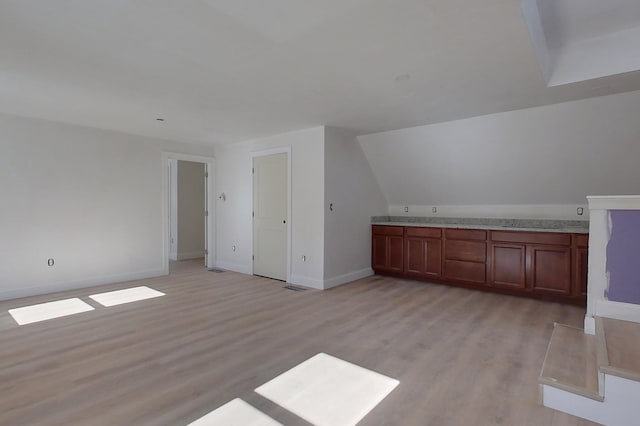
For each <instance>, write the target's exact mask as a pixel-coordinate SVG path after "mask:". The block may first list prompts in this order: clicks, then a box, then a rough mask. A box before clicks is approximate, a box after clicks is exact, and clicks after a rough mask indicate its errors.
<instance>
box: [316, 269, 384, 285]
mask: <svg viewBox="0 0 640 426" xmlns="http://www.w3.org/2000/svg"><path fill="white" fill-rule="evenodd" d="M371 275H373V269H371V268H365V269H361V270H359V271H352V272H348V273H346V274H342V275H338V276H336V277H333V278H329V279H326V280H324V285H323V288H324V289H325V290H328V289H330V288H333V287H337V286H339V285H342V284H346V283H349V282H351V281H355V280H359V279H361V278H366V277H370V276H371Z"/></svg>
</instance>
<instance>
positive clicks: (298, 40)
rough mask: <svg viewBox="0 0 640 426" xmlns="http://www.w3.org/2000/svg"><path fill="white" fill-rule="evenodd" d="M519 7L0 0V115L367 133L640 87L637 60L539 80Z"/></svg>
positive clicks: (182, 134) (180, 127)
mask: <svg viewBox="0 0 640 426" xmlns="http://www.w3.org/2000/svg"><path fill="white" fill-rule="evenodd" d="M520 6H521V5H520V3H519V1H518V0H486V1H481V2H480V1H478V2H475V1H468V0H398V1H388V0H325V1H321V2H320V1H319V2H300V1H299V0H273V1H269V2H265V1H263V0H244V1H238V0H184V1H174V0H137V1H125V0H110V1H104V0H57V1H50V0H31V1H24V0H0V54H1V55H2V56H1V57H2V62H1V64H0V112H4V113H8V114H16V115H23V116H30V117H37V118H44V119H49V120H54V121H60V122H67V123H73V124H78V125H87V126H93V127H98V128H104V129H113V130H120V131H125V132H129V133H134V134H141V135H148V136H153V137H159V138H166V139H177V140H184V141H194V142H200V143H224V142H234V141H239V140H246V139H251V138H256V137H262V136H266V135H271V134H276V133H280V132H285V131H289V130H293V129H300V128H308V127H312V126H317V125H329V126H335V127H342V128H347V129H351V130H353V131H355V132H358V133H359V134H366V133H373V132H380V131H388V130H393V129H400V128H405V127H410V126H416V125H423V124H430V123H437V122H443V121H449V120H454V119H460V118H465V117H473V116H479V115H483V114H489V113H495V112H502V111H510V110H515V109H521V108H526V107H531V106H538V105H548V104H554V103H558V102H563V101H568V100H575V99H583V98H588V97H593V96H601V95H606V94H611V93H619V92H625V91H630V90H636V89H640V73H638V72H632V73H627V74H623V75H617V76H610V77H606V78H601V79H598V80H592V81H587V82H581V83H575V84H568V85H563V86H558V87H547V84H546V80H545V77H544V75H543V72H542V70H541V68H540V66H539V64H538V63H537V60H536V58H537V57H536V54H535V50H534V47H533V44H532V42H531V40H530V37H529V32H528V26H527V24H526V22H525V19H524V14H523V12H522V9H521V7H520ZM156 118H163V119H164V120H165V121H164V122H160V121H156Z"/></svg>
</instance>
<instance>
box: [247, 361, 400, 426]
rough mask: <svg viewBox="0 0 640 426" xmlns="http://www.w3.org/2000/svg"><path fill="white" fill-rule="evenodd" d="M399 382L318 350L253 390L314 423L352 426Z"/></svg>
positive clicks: (324, 425) (317, 424)
mask: <svg viewBox="0 0 640 426" xmlns="http://www.w3.org/2000/svg"><path fill="white" fill-rule="evenodd" d="M399 383H400V382H399V381H398V380H395V379H392V378H390V377H387V376H383V375H382V374H379V373H376V372H375V371H371V370H367V369H366V368H362V367H359V366H357V365H354V364H351V363H349V362H347V361H343V360H341V359H339V358H335V357H333V356H331V355H327V354H324V353H319V354H318V355H315V356H313V357H312V358H309V359H308V360H306V361H304V362H303V363H302V364H299V365H297V366H296V367H294V368H292V369H291V370H289V371H286V372H284V373H283V374H281V375H279V376H278V377H276V378H275V379H273V380H271V381H269V382H267V383H265V384H264V385H262V386H260V387H259V388H257V389H256V392H257V393H259V394H260V395H262V396H264V397H265V398H267V399H270V400H271V401H273V402H275V403H276V404H278V405H280V406H281V407H283V408H286V409H287V410H289V411H291V412H292V413H294V414H297V415H298V416H300V417H302V418H303V419H305V420H306V421H308V422H310V423H313V424H314V425H316V426H350V425H355V424H356V423H358V422H359V421H360V420H362V419H363V418H364V416H366V415H367V413H369V411H371V410H372V409H373V408H374V407H375V406H376V405H378V404H379V403H380V402H381V401H382V400H383V399H384V398H385V397H386V396H387V395H388V394H389V393H390V392H391V391H392V390H393V389H395V387H396V386H398V384H399Z"/></svg>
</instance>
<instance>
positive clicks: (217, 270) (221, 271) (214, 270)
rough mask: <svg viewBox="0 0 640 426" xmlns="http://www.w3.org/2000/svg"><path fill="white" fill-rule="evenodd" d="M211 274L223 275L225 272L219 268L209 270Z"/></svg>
mask: <svg viewBox="0 0 640 426" xmlns="http://www.w3.org/2000/svg"><path fill="white" fill-rule="evenodd" d="M209 272H215V273H217V274H221V273H223V272H225V271H223V270H222V269H218V268H213V269H209Z"/></svg>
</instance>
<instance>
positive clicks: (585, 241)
mask: <svg viewBox="0 0 640 426" xmlns="http://www.w3.org/2000/svg"><path fill="white" fill-rule="evenodd" d="M573 238H574V241H575V244H576V246H577V247H589V234H573Z"/></svg>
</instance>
